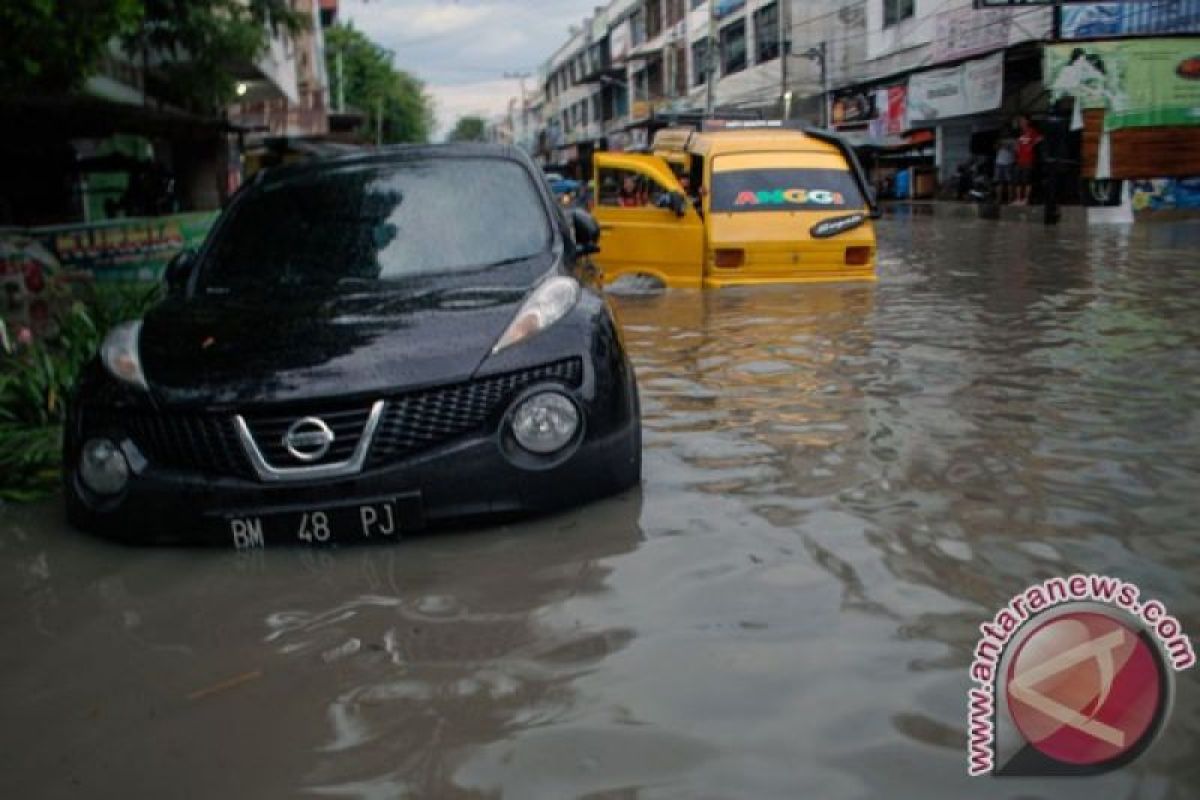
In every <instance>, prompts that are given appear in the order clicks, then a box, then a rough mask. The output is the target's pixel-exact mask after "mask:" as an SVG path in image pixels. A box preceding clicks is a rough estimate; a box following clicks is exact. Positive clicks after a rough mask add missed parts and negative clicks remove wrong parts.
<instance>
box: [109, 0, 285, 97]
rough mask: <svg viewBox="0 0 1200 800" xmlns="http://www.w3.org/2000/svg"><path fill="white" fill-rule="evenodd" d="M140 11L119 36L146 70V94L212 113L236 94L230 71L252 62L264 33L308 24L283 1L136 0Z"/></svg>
mask: <svg viewBox="0 0 1200 800" xmlns="http://www.w3.org/2000/svg"><path fill="white" fill-rule="evenodd" d="M140 5H141V6H142V16H141V18H140V19H139V20H138V21H137V24H136V25H134V26H131V27H130V29H129V30H127V31H126V32H125V34H124V36H122V44H123V47H124V49H125V51H126V52H127V53H128V54H129V55H130V56H131V57H134V58H140V59H141V60H142V61H143V63H147V64H149V63H153V68H152V69H150V70H149V71H148V74H147V76H146V79H147V81H148V89H149V93H150V94H151V95H152V96H154V97H157V98H159V99H160V100H163V101H165V102H167V103H170V104H172V105H177V106H181V107H183V108H188V109H191V110H193V111H197V112H201V113H212V112H215V111H217V110H218V109H220V108H222V107H224V106H226V105H228V104H229V103H230V102H232V101H233V99H234V98H235V97H236V87H237V78H236V75H235V70H236V69H238V68H239V67H242V68H244V67H245V66H247V65H249V64H252V63H254V61H256V60H257V59H258V58H259V57H260V56H261V55H262V54H263V53H264V52H265V51H266V49H267V47H268V46H269V44H270V36H272V35H277V34H280V33H286V34H288V35H292V34H295V33H298V32H299V31H300V30H302V29H303V28H304V27H305V26H306V25H307V24H308V18H307V17H305V16H304V15H303V14H301V13H300V12H297V11H293V10H292V7H291V3H290V2H289V0H140Z"/></svg>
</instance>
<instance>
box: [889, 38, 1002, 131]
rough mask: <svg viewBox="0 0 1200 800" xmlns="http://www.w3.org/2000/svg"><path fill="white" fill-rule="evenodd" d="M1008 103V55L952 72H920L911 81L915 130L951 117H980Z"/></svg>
mask: <svg viewBox="0 0 1200 800" xmlns="http://www.w3.org/2000/svg"><path fill="white" fill-rule="evenodd" d="M1003 99H1004V54H1003V53H996V54H994V55H990V56H988V57H987V58H977V59H975V60H973V61H967V62H964V63H962V64H959V65H958V66H957V67H950V68H948V69H935V70H930V71H928V72H918V73H916V74H915V75H913V76H911V77H910V78H909V79H908V97H907V107H908V122H909V127H913V126H915V125H916V124H918V123H922V122H934V121H937V120H940V119H946V118H947V117H961V116H965V115H967V114H979V113H982V112H984V111H993V110H995V109H997V108H999V107H1000V103H1001V101H1002V100H1003Z"/></svg>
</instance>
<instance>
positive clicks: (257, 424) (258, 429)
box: [243, 403, 371, 467]
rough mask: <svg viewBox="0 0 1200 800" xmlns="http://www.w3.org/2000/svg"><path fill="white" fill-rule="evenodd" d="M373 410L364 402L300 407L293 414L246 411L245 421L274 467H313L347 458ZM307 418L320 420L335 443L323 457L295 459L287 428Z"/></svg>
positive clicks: (261, 451) (268, 461) (263, 454)
mask: <svg viewBox="0 0 1200 800" xmlns="http://www.w3.org/2000/svg"><path fill="white" fill-rule="evenodd" d="M370 413H371V407H370V404H369V403H362V404H359V405H357V406H355V407H352V408H334V409H332V410H319V409H318V410H311V409H300V410H298V411H296V412H293V413H290V414H283V413H279V412H278V411H273V412H272V413H271V414H269V415H265V416H264V415H258V414H247V415H246V416H245V417H243V419H245V420H246V427H248V428H249V429H250V435H251V436H253V437H254V444H255V445H256V446H257V447H258V451H259V452H260V453H262V457H263V458H264V459H265V460H266V462H267V463H268V464H270V465H271V466H272V467H306V466H309V467H311V466H318V465H321V464H337V463H340V462H343V461H348V460H349V459H350V457H351V456H352V455H354V450H355V448H356V447H358V442H359V440H360V439H361V438H362V434H363V429H364V428H365V427H366V425H367V417H368V416H370ZM305 417H314V418H316V419H319V420H321V421H322V422H324V423H325V424H326V425H328V426H329V429H330V430H331V431H333V436H334V438H333V444H331V445H330V446H329V450H328V451H327V452H326V453H325V455H324V456H322V457H321V458H319V459H317V460H315V461H301V460H299V459H297V458H295V457H294V456H292V454H291V453H289V452H288V449H287V445H286V444H284V436H285V435H286V434H287V432H288V430H289V429H290V428H291V427H292V425H294V424H295V423H296V422H297V421H298V420H302V419H304V418H305Z"/></svg>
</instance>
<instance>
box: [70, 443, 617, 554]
mask: <svg viewBox="0 0 1200 800" xmlns="http://www.w3.org/2000/svg"><path fill="white" fill-rule="evenodd" d="M639 447H640V444H639V442H638V437H637V431H636V428H635V424H634V423H631V424H629V425H626V426H624V427H623V428H620V429H617V430H614V431H612V432H611V433H609V434H608V435H606V436H604V437H600V438H590V439H588V440H586V441H584V442H582V443H581V444H580V446H579V448H578V449H577V450H576V451H575V452H574V453H573V454H572V455H571V456H570V457H569V458H567V459H566V460H565V461H563V462H561V463H559V464H557V465H556V466H553V467H550V468H548V469H541V470H530V469H526V468H522V467H519V466H516V465H514V464H513V463H511V462H510V461H509V460H508V458H507V457H506V456H505V455H504V453H503V451H502V448H501V447H500V446H499V443H498V442H497V441H496V437H495V436H479V437H472V438H469V439H466V440H461V441H459V442H456V443H454V444H451V445H447V446H445V447H442V448H439V449H437V450H434V451H429V452H426V453H424V454H421V455H420V456H416V457H413V458H411V459H408V460H406V461H404V462H403V463H398V464H395V465H392V466H389V467H386V468H383V469H377V470H373V471H370V472H364V473H361V474H359V475H357V476H354V477H351V478H344V479H339V480H331V481H322V482H314V483H293V484H287V485H264V484H261V483H257V482H253V481H247V480H242V479H227V478H206V477H203V476H198V475H192V474H187V473H181V472H173V471H170V470H147V471H145V472H143V473H142V474H141V475H138V476H135V477H134V478H133V479H132V480H131V481H130V484H129V486H128V488H127V489H126V490H125V492H124V493H123V495H122V496H121V497H120V499H119V502H116V503H110V504H103V503H101V504H95V503H89V502H88V499H87V492H86V490H84V489H83V488H82V487H81V486H79V484H78V479H77V478H74V477H71V478H68V487H67V490H68V491H67V495H68V511H69V512H70V513H71V517H72V519H73V521H75V522H76V524H78V525H79V526H80V527H85V528H88V529H91V530H94V531H96V532H98V533H101V534H104V535H108V536H111V537H113V538H120V539H125V540H131V541H146V542H172V541H175V542H194V543H211V544H227V545H233V546H246V545H247V542H246V541H245V540H243V539H240V538H239V537H237V536H236V535H235V533H234V530H233V528H232V527H231V521H232V520H234V519H240V518H245V517H247V516H249V515H257V514H281V513H291V512H295V513H300V512H306V511H307V512H311V511H316V510H328V509H334V508H339V507H345V506H349V505H353V504H355V503H367V502H373V501H377V500H382V499H393V498H400V499H401V500H402V501H403V502H404V506H405V508H406V509H407V513H406V515H405V517H404V518H403V519H402V520H401V522H400V525H399V529H400V533H401V534H403V533H405V532H412V531H415V530H418V529H421V528H425V527H429V526H439V525H445V524H447V523H449V522H453V521H458V520H462V519H467V518H472V517H483V516H494V515H498V514H500V515H507V514H511V515H521V514H533V513H544V512H549V511H554V510H557V509H560V508H564V507H569V506H572V505H578V504H580V503H584V502H588V501H590V500H594V499H597V498H600V497H604V496H607V495H610V494H614V493H616V492H620V491H622V490H624V489H627V488H630V487H631V486H633V485H635V484H636V483H637V482H638V479H639V477H640V474H639V473H640V459H639V455H638V449H639ZM272 538H273V539H274V540H275V541H276V543H278V542H281V541H287V540H289V539H290V540H291V541H299V542H302V541H303V540H302V539H299V538H297V537H296V536H293V535H287V534H284V535H275V536H273V537H271V536H269V537H267V540H266V541H263V542H253V543H250V544H251V545H256V544H266V543H270V542H271V539H272ZM347 538H354V537H346V536H344V535H340V534H339V536H338V539H339V541H344V540H346V539H347Z"/></svg>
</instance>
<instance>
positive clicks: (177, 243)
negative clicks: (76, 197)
mask: <svg viewBox="0 0 1200 800" xmlns="http://www.w3.org/2000/svg"><path fill="white" fill-rule="evenodd" d="M216 219H217V212H215V211H204V212H198V213H192V214H174V215H171V216H164V217H134V218H130V219H114V220H107V221H104V222H97V223H93V224H90V225H88V224H82V223H80V224H76V225H53V226H48V227H44V228H30V229H26V230H25V231H23V232H24V233H25V234H27V235H29V236H31V237H33V238H35V239H37V240H38V241H40V242H41V243H42V244H43V245H44V246H45V247H46V249H47V250H49V251H50V252H51V253H53V254H54V256H55V257H56V258H57V259H58V262H59V263H60V264H61V265H62V267H63V268H64V269H66V270H87V271H89V272H91V273H93V274H94V275H95V276H96V279H97V280H118V281H120V280H157V279H158V278H159V276H160V275H161V274H162V270H163V268H164V267H166V265H167V262H168V261H170V260H171V259H172V258H174V256H175V255H176V254H177V253H179V251H181V250H184V249H191V248H198V247H199V246H200V245H201V244H203V243H204V237H205V236H207V235H208V231H209V229H210V228H211V227H212V225H213V222H215V221H216Z"/></svg>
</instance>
